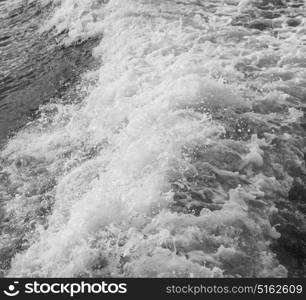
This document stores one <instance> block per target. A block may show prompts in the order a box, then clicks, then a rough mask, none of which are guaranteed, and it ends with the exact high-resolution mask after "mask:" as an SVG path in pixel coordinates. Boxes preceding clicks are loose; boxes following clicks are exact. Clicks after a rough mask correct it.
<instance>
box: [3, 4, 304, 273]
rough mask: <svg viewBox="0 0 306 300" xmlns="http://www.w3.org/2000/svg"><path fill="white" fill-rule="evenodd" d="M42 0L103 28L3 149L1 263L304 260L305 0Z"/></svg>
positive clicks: (296, 269)
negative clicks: (77, 74)
mask: <svg viewBox="0 0 306 300" xmlns="http://www.w3.org/2000/svg"><path fill="white" fill-rule="evenodd" d="M30 2H33V1H30ZM41 2H42V3H44V4H45V5H46V4H51V5H52V11H51V12H50V14H49V15H48V18H46V19H45V21H44V22H43V23H42V24H41V26H40V30H39V33H38V34H44V33H46V32H49V31H50V30H53V32H54V31H55V32H57V33H62V32H65V33H66V36H65V38H63V39H62V40H61V41H60V42H61V43H62V45H63V47H69V46H70V45H73V44H74V43H78V42H79V41H84V40H88V39H91V38H97V37H98V39H99V42H98V43H97V45H96V46H95V47H94V48H93V51H92V55H93V57H94V59H95V67H94V68H91V69H90V70H87V71H84V72H83V74H82V77H81V80H80V81H79V82H78V83H77V91H78V95H79V96H75V98H76V99H74V98H73V97H72V99H71V97H70V101H61V99H58V100H57V101H51V102H50V103H47V104H44V105H42V106H41V107H40V109H39V116H38V117H37V118H35V119H34V120H31V121H30V122H28V123H27V124H26V125H25V126H24V127H23V128H21V129H20V130H18V131H16V133H15V135H14V136H13V137H10V138H9V139H8V140H7V141H6V143H5V145H4V146H3V147H2V149H1V150H0V163H1V165H0V199H1V202H0V217H1V220H0V229H1V240H0V248H1V251H0V254H1V274H2V276H8V277H287V276H305V275H306V271H305V270H306V268H305V259H306V236H305V234H306V220H305V211H306V200H305V196H306V189H305V183H306V168H305V153H306V142H305V141H306V140H305V128H306V127H305V124H306V122H305V116H304V112H305V101H306V69H305V68H306V22H305V16H306V10H305V9H306V8H305V2H304V1H252V0H216V1H212V0H207V1H201V0H124V1H123V0H121V1H120V0H109V1H102V0H80V1H77V0H74V1H73V0H56V1H50V0H45V1H41ZM284 3H285V4H284ZM79 55H82V53H80V54H79ZM73 95H75V90H74V94H73Z"/></svg>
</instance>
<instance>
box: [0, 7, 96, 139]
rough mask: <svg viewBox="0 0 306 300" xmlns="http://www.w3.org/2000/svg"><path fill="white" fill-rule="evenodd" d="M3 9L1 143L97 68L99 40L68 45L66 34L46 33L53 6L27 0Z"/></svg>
mask: <svg viewBox="0 0 306 300" xmlns="http://www.w3.org/2000/svg"><path fill="white" fill-rule="evenodd" d="M3 2H5V6H4V4H2V5H1V10H0V17H1V18H0V28H1V29H0V145H1V144H2V143H3V142H4V141H5V139H6V137H7V135H8V134H10V133H11V134H13V133H14V131H15V130H16V129H18V128H20V127H22V126H23V125H24V124H25V123H26V122H27V121H28V120H29V119H31V115H32V114H33V113H35V112H36V110H37V109H38V107H39V106H40V105H42V104H43V103H46V102H47V101H49V100H50V99H51V98H55V97H60V96H61V93H63V92H64V91H65V90H66V89H67V88H68V87H69V86H71V84H73V83H75V82H76V81H77V80H78V78H79V77H78V76H79V74H80V73H81V72H83V71H84V69H89V68H91V67H92V64H93V62H94V59H93V57H92V55H91V50H92V48H93V47H94V45H96V43H97V40H96V39H88V40H86V41H79V42H76V43H75V45H71V46H64V45H63V44H62V40H63V38H65V33H61V34H56V33H55V32H53V31H52V30H51V31H50V32H45V33H43V34H41V33H40V32H39V29H40V26H41V25H42V23H43V22H44V21H45V20H46V18H48V17H49V14H50V12H52V9H53V7H52V5H50V4H49V5H45V6H43V5H42V4H41V3H40V1H32V2H30V3H28V1H21V2H20V4H19V5H18V6H17V7H16V8H13V9H12V8H10V5H9V2H8V1H3Z"/></svg>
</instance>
